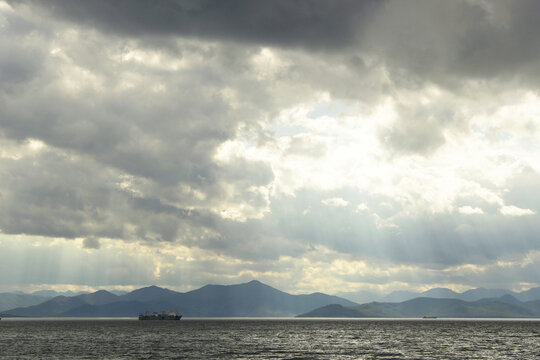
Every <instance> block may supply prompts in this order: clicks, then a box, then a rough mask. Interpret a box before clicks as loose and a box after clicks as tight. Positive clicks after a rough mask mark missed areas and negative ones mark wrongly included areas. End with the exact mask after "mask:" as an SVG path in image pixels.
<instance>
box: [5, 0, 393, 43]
mask: <svg viewBox="0 0 540 360" xmlns="http://www.w3.org/2000/svg"><path fill="white" fill-rule="evenodd" d="M25 3H26V4H30V5H32V6H37V7H39V8H41V9H42V10H45V11H47V12H49V13H50V14H52V15H53V16H57V17H60V18H65V19H67V20H69V21H72V22H74V23H76V24H86V25H87V26H90V27H95V28H97V29H100V30H105V31H111V32H114V33H118V34H121V35H127V36H148V35H150V36H151V35H179V36H195V37H201V38H209V39H219V40H233V41H243V42H255V43H257V44H267V45H285V46H300V47H312V48H341V47H343V46H348V45H351V44H352V43H354V42H356V41H357V39H358V37H359V35H360V34H359V30H360V29H361V28H362V27H363V26H364V24H365V23H366V22H367V20H368V19H369V17H370V16H371V15H372V14H373V12H374V11H376V9H377V8H378V7H379V6H381V5H382V4H383V1H373V0H362V1H352V0H345V1H339V2H335V1H331V0H316V1H307V0H296V1H288V0H277V1H261V0H256V1H252V0H251V1H250V0H233V1H219V0H204V1H191V0H187V1H175V0H167V1H159V2H157V3H156V2H155V1H151V0H138V1H129V0H120V1H107V0H97V1H82V0H81V1H64V0H53V1H48V2H46V3H44V2H41V1H25ZM12 5H13V6H18V5H19V4H18V2H12Z"/></svg>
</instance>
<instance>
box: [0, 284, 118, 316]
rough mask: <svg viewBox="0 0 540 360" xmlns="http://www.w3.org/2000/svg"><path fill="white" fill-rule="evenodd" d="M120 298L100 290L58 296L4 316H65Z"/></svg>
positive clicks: (5, 312) (20, 308) (17, 309)
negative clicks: (89, 306)
mask: <svg viewBox="0 0 540 360" xmlns="http://www.w3.org/2000/svg"><path fill="white" fill-rule="evenodd" d="M117 299H118V296H116V295H114V294H112V293H110V292H108V291H105V290H99V291H96V292H95V293H92V294H82V295H77V296H72V297H69V296H63V295H61V296H57V297H54V298H52V299H50V300H47V301H45V302H42V303H41V304H38V305H34V306H28V307H18V308H15V309H12V310H8V311H4V314H7V315H15V316H35V317H42V316H63V313H65V312H68V311H70V310H72V309H75V308H78V307H81V306H84V305H91V306H92V305H102V304H106V303H111V302H114V301H117Z"/></svg>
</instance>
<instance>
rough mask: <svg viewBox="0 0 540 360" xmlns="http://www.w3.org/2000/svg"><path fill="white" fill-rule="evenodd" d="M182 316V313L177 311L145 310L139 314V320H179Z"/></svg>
mask: <svg viewBox="0 0 540 360" xmlns="http://www.w3.org/2000/svg"><path fill="white" fill-rule="evenodd" d="M181 318H182V314H180V313H179V312H178V311H172V310H169V311H164V310H163V311H161V312H160V313H158V312H153V313H150V312H149V311H147V312H146V313H144V314H139V320H180V319H181Z"/></svg>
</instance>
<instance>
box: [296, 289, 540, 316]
mask: <svg viewBox="0 0 540 360" xmlns="http://www.w3.org/2000/svg"><path fill="white" fill-rule="evenodd" d="M424 316H427V317H443V318H535V317H540V300H533V301H526V302H522V301H520V300H518V299H516V298H515V297H513V296H512V295H508V294H506V295H503V296H501V297H499V298H486V299H481V300H476V301H464V300H459V299H448V298H446V299H444V298H443V299H439V298H428V297H419V298H414V299H411V300H407V301H403V302H397V303H390V302H386V303H385V302H371V303H367V304H362V305H356V306H343V305H339V304H332V305H326V306H323V307H320V308H317V309H315V310H313V311H310V312H308V313H304V314H301V315H298V317H357V318H365V317H370V318H371V317H373V318H407V317H413V318H415V317H424Z"/></svg>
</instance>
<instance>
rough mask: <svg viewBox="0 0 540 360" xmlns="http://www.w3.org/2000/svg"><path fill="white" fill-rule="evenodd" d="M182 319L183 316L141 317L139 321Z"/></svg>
mask: <svg viewBox="0 0 540 360" xmlns="http://www.w3.org/2000/svg"><path fill="white" fill-rule="evenodd" d="M181 318H182V315H158V316H153V315H139V320H150V321H154V320H180V319H181Z"/></svg>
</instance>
